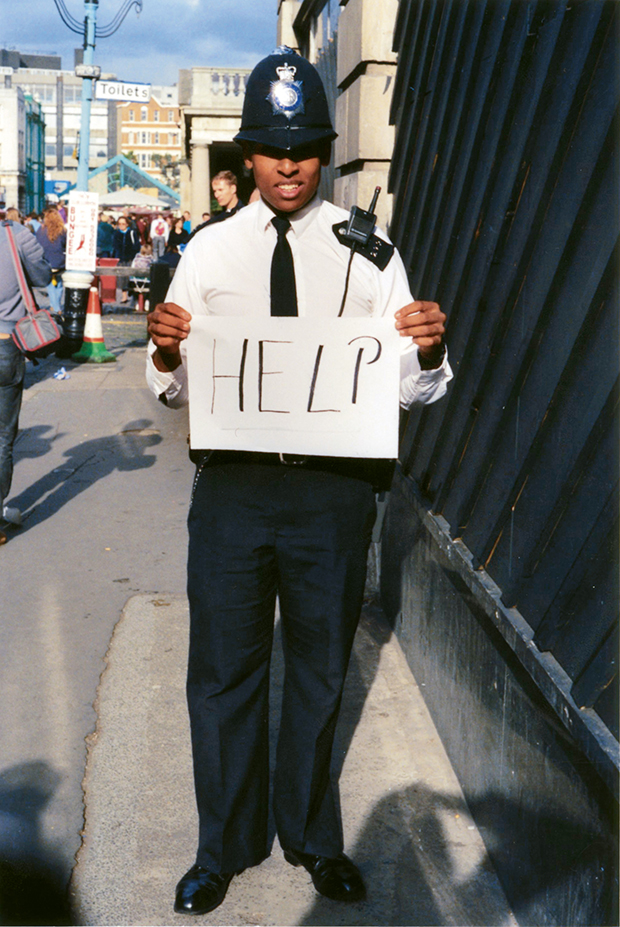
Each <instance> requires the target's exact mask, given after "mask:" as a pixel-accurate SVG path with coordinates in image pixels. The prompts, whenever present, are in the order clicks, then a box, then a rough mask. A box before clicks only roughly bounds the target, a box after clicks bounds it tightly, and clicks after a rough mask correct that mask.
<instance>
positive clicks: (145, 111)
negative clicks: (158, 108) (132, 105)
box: [140, 106, 149, 122]
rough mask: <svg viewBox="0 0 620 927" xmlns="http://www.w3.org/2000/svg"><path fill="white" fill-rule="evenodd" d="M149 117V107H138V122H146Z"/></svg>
mask: <svg viewBox="0 0 620 927" xmlns="http://www.w3.org/2000/svg"><path fill="white" fill-rule="evenodd" d="M148 118H149V108H148V106H141V107H140V122H146V121H147V120H148Z"/></svg>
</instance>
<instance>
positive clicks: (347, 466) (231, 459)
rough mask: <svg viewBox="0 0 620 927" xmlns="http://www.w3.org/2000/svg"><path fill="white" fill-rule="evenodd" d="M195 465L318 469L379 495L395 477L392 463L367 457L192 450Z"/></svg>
mask: <svg viewBox="0 0 620 927" xmlns="http://www.w3.org/2000/svg"><path fill="white" fill-rule="evenodd" d="M190 457H191V459H192V461H193V462H194V463H195V464H199V465H200V464H205V465H207V466H209V467H212V466H213V467H218V466H221V465H225V464H251V465H252V466H255V465H259V466H268V467H289V468H291V469H304V470H319V471H321V472H323V473H335V474H337V475H339V476H348V477H351V478H352V479H356V480H363V481H364V482H367V483H371V484H372V486H373V488H374V489H375V490H376V491H377V492H380V491H382V490H386V489H389V488H390V483H391V482H392V476H393V474H394V465H395V461H394V460H383V459H375V458H367V457H315V456H312V455H307V456H306V455H300V454H275V453H267V452H265V453H262V452H260V451H218V450H216V451H196V450H194V451H191V452H190Z"/></svg>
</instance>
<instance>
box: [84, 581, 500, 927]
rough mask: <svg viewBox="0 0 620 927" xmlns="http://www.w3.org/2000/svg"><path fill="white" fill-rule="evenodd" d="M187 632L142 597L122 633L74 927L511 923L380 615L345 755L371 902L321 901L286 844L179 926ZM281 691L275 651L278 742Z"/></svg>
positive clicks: (365, 639)
mask: <svg viewBox="0 0 620 927" xmlns="http://www.w3.org/2000/svg"><path fill="white" fill-rule="evenodd" d="M187 626H188V609H187V603H186V600H185V597H184V596H158V597H153V596H134V597H133V598H131V599H130V600H129V602H128V603H127V605H126V607H125V609H124V612H123V615H122V617H121V620H120V621H119V623H118V624H117V626H116V628H115V632H114V637H113V640H112V643H111V646H110V650H109V652H108V655H107V668H106V671H105V673H104V675H103V678H102V683H101V686H100V689H99V694H98V699H97V706H96V707H97V716H98V723H97V731H96V733H95V735H94V737H93V738H92V739H91V741H90V747H89V758H88V765H87V772H86V777H85V795H86V817H85V829H84V842H83V845H82V848H81V850H80V852H79V853H78V862H77V866H76V868H75V870H74V877H73V883H72V903H73V908H74V911H75V912H76V915H77V918H78V923H81V924H93V925H103V924H115V925H120V924H149V925H161V924H167V925H176V924H195V923H199V924H200V923H202V924H212V925H234V924H239V925H240V924H244V925H245V924H257V925H272V924H273V925H275V924H278V925H293V924H325V925H340V924H351V925H353V924H360V925H361V924H373V925H380V924H384V925H388V924H390V925H392V924H417V925H431V924H433V925H440V924H441V925H465V924H478V925H498V927H499V925H513V924H515V921H514V920H513V918H512V916H511V914H510V911H509V910H508V907H507V904H506V901H505V898H504V896H503V893H502V890H501V888H500V887H499V884H498V882H497V879H496V877H495V875H494V872H493V870H492V868H491V867H490V865H489V863H488V860H487V857H486V853H485V850H484V846H483V844H482V841H481V838H480V835H479V833H478V831H477V830H476V828H475V827H474V825H473V822H472V820H471V818H470V815H469V813H468V810H467V806H466V804H465V802H464V800H463V796H462V794H461V791H460V789H459V786H458V783H457V781H456V779H455V776H454V773H453V771H452V769H451V767H450V763H449V762H448V759H447V757H446V755H445V753H444V751H443V749H442V746H441V743H440V741H439V739H438V737H437V734H436V731H435V728H434V726H433V724H432V721H431V719H430V717H429V715H428V712H427V711H426V708H425V705H424V702H423V699H422V696H421V692H420V690H419V688H418V687H417V686H416V684H415V682H414V680H413V679H412V677H411V673H410V671H409V668H408V666H407V664H406V662H405V659H404V657H403V655H402V652H401V650H400V647H399V646H398V644H397V643H396V641H395V639H394V638H393V637H392V636H391V635H390V633H389V629H387V628H386V626H385V624H384V622H383V619H382V616H381V615H380V613H379V612H378V611H377V609H376V608H374V607H373V606H371V605H370V606H368V607H367V608H366V609H365V612H364V617H363V621H362V624H361V626H360V629H359V632H358V635H357V638H356V643H355V651H354V655H353V659H352V663H351V668H350V672H349V676H348V681H347V693H346V696H345V700H344V707H343V712H342V716H341V722H340V725H339V730H338V738H337V745H336V765H337V767H338V768H342V775H341V802H342V807H343V812H344V824H345V840H346V846H347V849H348V851H349V853H350V855H351V856H352V857H353V858H354V859H355V860H356V862H357V863H358V864H359V865H360V867H361V869H362V871H363V873H364V876H365V878H366V881H367V885H368V900H367V901H366V902H365V903H363V904H356V905H351V906H349V905H343V904H338V903H336V902H331V901H329V900H327V899H325V898H321V897H320V896H319V895H317V894H316V892H315V891H314V888H313V886H312V884H311V882H310V879H309V876H308V875H307V873H306V872H305V871H304V870H302V869H293V868H292V867H291V866H289V865H288V864H287V863H286V862H285V861H284V858H283V856H282V852H281V850H280V848H279V846H278V845H277V841H276V843H275V846H274V849H273V853H272V856H271V857H270V858H269V859H268V860H266V861H265V862H264V863H263V864H262V865H261V866H259V867H257V868H255V869H252V870H247V871H246V872H244V873H242V874H241V875H240V876H237V877H236V878H235V879H233V881H232V883H231V886H230V888H229V891H228V895H227V897H226V900H225V902H224V904H223V905H222V906H221V907H220V908H218V909H217V910H216V911H214V912H213V913H212V914H211V915H207V916H204V917H200V918H191V917H187V916H180V915H176V914H174V912H173V910H172V900H173V897H174V887H175V884H176V881H177V880H178V879H179V877H180V876H181V875H182V874H183V872H184V871H185V869H187V868H189V866H190V865H191V864H192V862H193V858H194V853H195V835H196V813H195V806H194V797H193V787H192V775H191V757H190V748H189V729H188V723H187V716H186V709H185V693H184V685H185V658H186V650H187ZM281 681H282V658H281V651H280V650H279V649H278V651H277V654H276V659H275V660H274V666H273V671H272V687H273V694H274V698H273V700H272V702H273V706H272V717H271V735H272V740H273V739H274V738H275V735H276V729H277V715H278V704H279V695H280V691H281ZM272 745H273V744H272ZM272 753H273V751H272Z"/></svg>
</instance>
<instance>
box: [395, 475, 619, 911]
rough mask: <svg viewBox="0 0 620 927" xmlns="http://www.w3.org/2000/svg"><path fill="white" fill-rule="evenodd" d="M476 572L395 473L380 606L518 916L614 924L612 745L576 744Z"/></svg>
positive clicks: (592, 728) (522, 634) (520, 639)
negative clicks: (397, 640) (469, 566)
mask: <svg viewBox="0 0 620 927" xmlns="http://www.w3.org/2000/svg"><path fill="white" fill-rule="evenodd" d="M467 570H468V567H467V562H466V558H465V556H464V555H463V549H462V548H459V545H458V544H456V545H455V544H454V542H452V541H451V540H450V538H449V536H448V535H447V534H445V536H442V531H441V520H440V519H436V518H434V517H433V516H431V515H429V513H428V512H426V509H425V507H424V505H423V504H422V501H421V499H420V496H419V494H418V492H417V490H416V488H415V486H414V484H413V483H412V482H411V481H410V480H407V479H405V478H403V477H402V475H401V474H398V473H397V476H396V479H395V482H394V486H393V490H392V494H391V497H390V504H389V507H388V513H387V518H386V523H385V527H384V532H383V543H382V568H381V588H382V599H383V605H384V609H385V611H386V614H387V615H388V618H389V619H390V621H391V622H392V625H393V627H394V628H395V631H396V633H397V635H398V637H399V640H400V643H401V645H402V647H403V650H404V652H405V654H406V656H407V659H408V661H409V663H410V666H411V668H412V671H413V672H414V674H415V677H416V680H417V682H418V684H419V685H420V686H421V687H422V690H423V692H424V693H425V696H426V700H427V704H428V706H429V709H430V711H431V714H432V715H433V719H434V721H435V724H436V725H437V728H438V730H439V733H440V735H441V737H442V740H443V742H444V745H445V747H446V750H447V752H448V755H449V756H450V759H451V761H452V763H453V765H454V768H455V770H456V773H457V775H458V776H459V779H460V781H461V785H462V787H463V790H464V792H465V795H466V798H467V800H468V802H469V805H470V808H471V810H472V813H473V815H474V817H475V819H476V822H477V824H478V826H479V827H480V828H481V832H482V834H483V837H484V839H485V843H486V845H487V849H488V851H489V856H490V858H491V860H492V861H493V864H494V865H495V868H496V869H497V872H498V874H499V876H500V879H501V881H502V883H503V886H504V889H505V891H506V894H507V897H508V899H509V901H510V903H511V905H512V906H513V908H514V910H515V913H516V916H517V918H518V920H519V922H520V923H521V924H524V925H564V927H566V925H589V927H592V925H614V924H617V923H618V914H617V910H616V897H617V852H616V847H617V836H616V833H615V828H616V821H617V815H618V807H617V803H616V800H615V798H614V795H613V791H612V788H610V786H613V784H614V781H615V774H614V771H613V757H612V756H611V755H609V753H608V750H607V748H608V747H609V744H607V743H598V744H597V737H596V733H597V727H596V718H592V717H591V716H587V717H585V718H582V724H583V725H585V726H584V727H583V729H582V730H578V731H577V734H578V738H575V737H574V736H572V735H571V733H570V732H569V730H568V728H567V727H566V719H564V723H562V721H561V720H560V713H561V711H562V710H563V707H564V704H565V703H566V695H565V693H564V692H563V691H562V685H561V679H556V680H554V679H553V674H552V673H551V674H550V673H549V672H547V670H549V669H551V670H552V669H553V667H546V666H545V664H544V661H545V658H546V655H541V654H538V655H537V658H536V655H535V654H534V652H533V651H532V652H531V653H530V651H531V648H529V650H528V647H529V645H528V641H527V637H528V635H527V626H526V625H525V622H523V625H524V627H519V624H518V619H519V616H518V613H516V614H511V613H508V612H507V611H506V610H502V608H501V603H499V601H498V600H497V599H496V597H495V594H494V591H493V590H492V589H488V588H486V587H485V584H484V577H481V575H480V574H479V573H476V572H475V571H473V570H471V571H470V572H471V575H468V574H467ZM498 605H499V609H498V607H497V606H498ZM511 621H512V622H513V629H512V631H511V630H510V627H509V624H510V622H511ZM502 622H504V624H502ZM511 635H512V639H511ZM519 651H521V652H519ZM517 653H519V657H517V655H516V654H517ZM528 659H529V660H530V662H531V664H532V665H530V666H528V667H527V668H526V666H527V661H528ZM536 660H538V662H536ZM524 663H525V665H524ZM537 671H538V672H539V674H540V675H539V678H538V679H537V680H536V682H535V681H534V680H535V679H536V672H537ZM543 677H545V678H544V679H543ZM545 686H546V688H547V690H548V691H545ZM554 686H555V687H556V690H557V691H556V695H555V702H554V696H553V689H554ZM543 692H544V695H543ZM552 705H553V707H552ZM575 709H576V706H575ZM582 714H583V713H582ZM578 721H579V713H577V714H576V715H575V718H571V719H569V722H570V723H573V724H574V723H577V722H578ZM588 725H589V726H588ZM605 730H606V729H605V728H604V726H603V725H601V733H604V732H605ZM586 735H587V736H586ZM588 738H589V739H590V745H589V747H588V744H587V740H588ZM579 741H580V742H579ZM584 750H588V751H589V752H590V754H591V755H592V759H593V760H594V762H595V763H596V765H597V766H598V771H597V769H596V768H595V765H594V763H593V762H591V761H590V760H589V759H588V757H587V756H586V754H585V752H584ZM604 779H606V780H607V782H605V781H604Z"/></svg>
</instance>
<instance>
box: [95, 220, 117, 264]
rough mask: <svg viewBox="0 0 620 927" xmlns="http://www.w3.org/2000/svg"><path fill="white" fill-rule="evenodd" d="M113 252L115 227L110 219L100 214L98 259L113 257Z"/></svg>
mask: <svg viewBox="0 0 620 927" xmlns="http://www.w3.org/2000/svg"><path fill="white" fill-rule="evenodd" d="M113 251H114V226H113V225H112V224H111V222H110V217H109V216H107V215H105V214H104V213H102V212H100V213H99V222H98V223H97V257H103V258H109V257H112V252H113Z"/></svg>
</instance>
